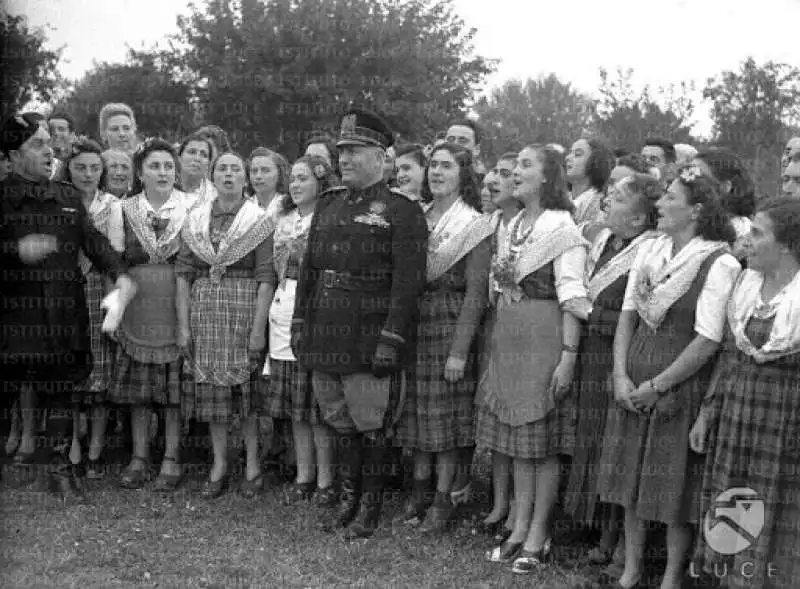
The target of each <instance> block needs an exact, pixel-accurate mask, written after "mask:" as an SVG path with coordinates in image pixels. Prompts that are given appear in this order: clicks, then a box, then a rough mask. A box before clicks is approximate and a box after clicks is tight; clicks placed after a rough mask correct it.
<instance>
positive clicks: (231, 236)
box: [175, 153, 275, 499]
mask: <svg viewBox="0 0 800 589" xmlns="http://www.w3.org/2000/svg"><path fill="white" fill-rule="evenodd" d="M246 178H247V176H246V173H245V163H244V160H243V159H242V158H241V157H239V156H238V155H236V154H233V153H223V154H222V155H220V156H219V157H218V158H217V160H216V162H214V166H213V168H212V173H211V179H212V181H213V182H214V186H215V187H216V190H217V198H215V199H214V200H213V201H205V202H199V203H197V205H196V206H194V207H192V209H191V210H190V212H189V213H188V215H187V218H186V222H185V223H184V226H183V230H182V231H181V242H182V245H181V249H180V253H179V255H178V259H177V261H176V262H175V274H176V276H177V307H178V345H179V347H180V348H181V350H182V352H183V354H184V356H185V357H186V358H191V361H190V366H191V372H192V377H193V380H194V388H193V390H190V391H189V392H188V393H187V396H186V398H185V401H184V407H185V411H186V413H187V414H189V413H190V414H191V415H192V416H193V417H195V418H196V419H197V420H198V421H200V422H206V423H208V424H209V430H210V432H211V444H212V450H213V452H214V465H213V467H212V468H211V472H210V473H209V476H208V479H206V481H205V484H204V486H203V489H202V495H203V497H205V498H207V499H213V498H216V497H219V496H220V495H221V494H222V493H223V492H224V491H225V490H226V488H227V486H228V483H229V480H230V478H229V473H228V463H227V451H228V429H229V427H230V425H231V422H232V420H233V418H234V417H235V416H236V415H237V414H238V415H239V417H240V418H241V424H242V426H241V427H242V437H243V438H244V445H245V452H246V461H247V464H246V469H245V479H244V481H242V485H241V490H242V492H243V493H244V494H245V495H254V494H255V493H256V492H257V491H258V490H259V489H260V488H261V487H262V485H263V478H262V476H261V465H260V464H259V453H258V427H257V425H258V420H257V410H258V409H259V392H258V387H257V381H256V379H255V378H254V377H253V376H254V372H255V371H256V370H257V368H258V367H259V365H258V362H259V360H260V359H261V357H262V352H263V350H264V348H265V346H266V341H265V333H266V323H267V314H268V310H269V298H268V297H269V286H268V285H267V284H266V277H267V272H268V270H267V269H268V267H269V264H270V263H271V261H272V253H271V252H270V251H269V249H268V247H267V241H266V240H267V237H269V235H270V234H271V233H272V231H273V229H274V228H275V224H274V222H273V221H272V219H270V218H269V217H268V216H267V214H266V212H265V211H264V210H263V209H261V208H260V207H259V206H258V205H257V204H256V203H254V202H253V201H252V200H251V199H249V198H247V197H246V196H245V194H244V190H245V186H246V183H247V180H246Z"/></svg>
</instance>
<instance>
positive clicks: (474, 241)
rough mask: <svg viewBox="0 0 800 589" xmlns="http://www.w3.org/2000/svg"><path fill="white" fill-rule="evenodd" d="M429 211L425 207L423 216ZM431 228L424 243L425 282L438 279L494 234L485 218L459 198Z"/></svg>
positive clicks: (430, 205)
mask: <svg viewBox="0 0 800 589" xmlns="http://www.w3.org/2000/svg"><path fill="white" fill-rule="evenodd" d="M432 208H433V205H432V204H430V203H429V204H427V205H426V206H425V208H424V209H423V210H424V211H425V216H426V217H427V216H428V212H429V211H430V210H431V209H432ZM429 228H430V229H431V234H430V238H429V240H428V276H427V281H428V283H431V282H433V281H434V280H436V279H438V278H441V277H442V276H443V275H444V273H445V272H447V271H448V270H449V269H450V268H452V267H453V266H455V265H456V264H457V263H458V262H459V261H460V260H461V259H462V258H463V257H464V256H466V255H467V254H468V253H469V252H471V251H472V250H473V249H474V248H475V247H476V246H477V245H478V244H479V243H481V242H482V241H483V240H484V239H486V238H487V237H489V236H490V235H491V234H492V233H493V232H494V225H493V224H492V219H491V217H490V216H489V215H481V214H480V213H479V212H478V211H476V210H475V209H473V208H472V207H470V206H467V204H466V203H465V202H464V201H463V200H462V199H461V198H460V197H459V198H458V200H456V201H455V202H454V203H453V204H452V205H451V206H450V208H449V209H447V211H446V212H445V214H444V215H442V217H441V218H440V219H439V221H438V222H437V223H436V225H435V226H434V227H430V223H429Z"/></svg>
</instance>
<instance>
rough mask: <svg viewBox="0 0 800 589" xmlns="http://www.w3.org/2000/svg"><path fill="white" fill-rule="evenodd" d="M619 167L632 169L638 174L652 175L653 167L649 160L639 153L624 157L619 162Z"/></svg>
mask: <svg viewBox="0 0 800 589" xmlns="http://www.w3.org/2000/svg"><path fill="white" fill-rule="evenodd" d="M617 165H618V166H621V167H625V168H630V169H631V170H633V171H634V172H636V173H637V174H650V169H651V168H652V167H653V166H652V165H651V164H650V162H649V161H647V158H646V157H644V156H643V155H641V154H639V153H628V154H625V155H623V156H622V157H621V158H619V160H618V161H617Z"/></svg>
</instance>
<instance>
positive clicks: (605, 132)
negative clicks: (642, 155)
mask: <svg viewBox="0 0 800 589" xmlns="http://www.w3.org/2000/svg"><path fill="white" fill-rule="evenodd" d="M691 90H693V88H692V87H690V86H689V85H687V84H686V83H681V84H680V85H679V86H678V87H676V86H675V85H671V86H668V87H666V88H659V89H658V94H659V95H660V97H661V104H659V103H658V102H656V100H655V99H654V98H653V96H652V95H651V92H650V88H649V87H648V86H645V87H644V89H642V91H641V92H636V91H635V90H634V88H633V70H632V69H628V70H627V71H623V70H622V69H618V70H617V78H616V79H611V78H610V77H609V74H608V72H607V71H606V70H605V69H602V68H601V69H600V88H599V93H600V99H599V100H598V101H597V111H596V113H597V114H596V117H595V120H594V124H593V131H594V133H595V134H596V135H597V136H599V137H601V138H602V139H604V140H605V141H606V142H607V143H608V144H609V145H611V146H613V147H615V148H626V149H629V150H631V151H638V150H639V149H640V148H641V146H642V143H643V142H644V140H645V139H646V138H647V137H663V138H665V139H669V140H670V141H672V142H673V143H691V142H692V134H691V124H690V121H691V118H692V114H693V113H694V103H693V101H692V100H691V98H690V97H689V96H688V93H689V92H690V91H691Z"/></svg>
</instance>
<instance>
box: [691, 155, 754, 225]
mask: <svg viewBox="0 0 800 589" xmlns="http://www.w3.org/2000/svg"><path fill="white" fill-rule="evenodd" d="M694 157H695V158H696V159H699V160H701V161H703V162H705V163H706V165H707V166H708V167H709V168H710V169H711V173H712V174H713V175H714V179H715V180H716V181H717V182H720V183H723V182H730V183H731V189H730V191H729V192H727V193H724V194H722V207H723V208H724V209H725V210H726V211H728V213H730V214H731V215H735V216H739V217H752V216H753V213H754V212H755V210H756V188H755V184H754V183H753V179H752V178H751V177H750V173H749V172H748V171H747V168H746V167H745V165H744V163H742V160H740V159H739V158H738V157H737V156H736V155H735V154H733V153H731V152H730V151H727V150H725V149H720V148H717V147H712V148H710V149H705V150H703V151H701V152H699V153H698V154H697V155H695V156H694Z"/></svg>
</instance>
